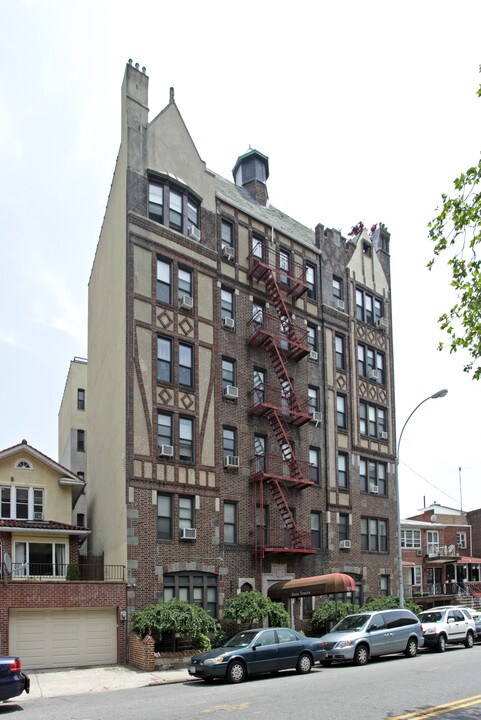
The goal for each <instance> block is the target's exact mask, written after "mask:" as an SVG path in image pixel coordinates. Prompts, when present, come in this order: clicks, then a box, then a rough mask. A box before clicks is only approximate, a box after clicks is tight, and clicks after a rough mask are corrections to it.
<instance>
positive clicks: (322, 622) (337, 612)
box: [311, 600, 359, 633]
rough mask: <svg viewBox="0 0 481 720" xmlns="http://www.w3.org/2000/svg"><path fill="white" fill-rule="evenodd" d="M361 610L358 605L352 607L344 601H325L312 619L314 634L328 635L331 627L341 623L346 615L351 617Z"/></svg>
mask: <svg viewBox="0 0 481 720" xmlns="http://www.w3.org/2000/svg"><path fill="white" fill-rule="evenodd" d="M358 610H359V608H358V606H357V605H352V603H350V602H345V601H344V600H338V601H334V600H323V601H322V603H321V604H320V605H319V607H318V608H317V610H315V611H314V613H313V614H312V618H311V624H312V629H313V630H314V632H318V633H327V632H329V628H330V625H332V624H333V623H337V622H339V620H342V618H344V617H346V615H351V614H352V613H355V612H357V611H358Z"/></svg>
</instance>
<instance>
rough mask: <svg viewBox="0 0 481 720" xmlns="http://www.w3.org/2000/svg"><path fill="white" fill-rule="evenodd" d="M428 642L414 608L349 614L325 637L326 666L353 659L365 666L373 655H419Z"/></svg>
mask: <svg viewBox="0 0 481 720" xmlns="http://www.w3.org/2000/svg"><path fill="white" fill-rule="evenodd" d="M423 644H424V638H423V631H422V625H421V623H420V621H419V619H418V618H417V617H416V615H414V613H412V612H411V611H410V610H404V609H398V610H374V611H372V612H360V613H357V614H356V615H347V616H346V617H345V618H343V619H342V620H341V621H340V622H338V623H337V625H335V626H334V627H333V629H332V630H331V632H330V633H328V634H327V635H323V636H322V637H321V647H323V648H324V650H325V651H326V652H327V656H326V657H325V659H324V660H322V661H321V662H322V665H324V666H328V665H331V663H333V662H334V661H336V662H346V661H350V662H353V663H354V665H365V664H366V663H367V661H368V660H369V658H371V657H379V656H380V655H391V654H392V653H404V655H405V656H406V657H415V656H416V654H417V651H418V648H420V647H422V646H423Z"/></svg>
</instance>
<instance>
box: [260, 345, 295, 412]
mask: <svg viewBox="0 0 481 720" xmlns="http://www.w3.org/2000/svg"><path fill="white" fill-rule="evenodd" d="M264 347H265V349H266V352H267V354H268V355H269V359H270V361H271V364H272V367H273V368H274V372H275V373H276V375H277V378H278V380H279V383H280V386H281V391H282V398H283V399H284V400H285V401H287V403H288V407H289V409H290V410H294V411H296V412H302V410H301V408H300V407H299V402H298V400H297V397H296V394H295V392H294V388H293V387H292V383H291V380H290V377H289V374H288V372H287V370H286V366H285V365H284V360H283V357H282V352H281V350H280V349H279V347H278V345H277V344H276V343H275V342H274V340H273V339H272V338H268V339H267V340H266V342H265V344H264Z"/></svg>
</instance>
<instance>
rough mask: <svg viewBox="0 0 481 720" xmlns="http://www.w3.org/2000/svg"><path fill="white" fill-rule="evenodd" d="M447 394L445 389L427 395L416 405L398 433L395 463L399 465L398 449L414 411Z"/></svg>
mask: <svg viewBox="0 0 481 720" xmlns="http://www.w3.org/2000/svg"><path fill="white" fill-rule="evenodd" d="M447 394H448V391H447V390H446V389H444V390H438V391H437V392H435V393H434V395H429V397H427V398H424V400H421V402H420V403H419V404H418V405H416V407H415V408H414V410H413V411H412V412H411V413H410V415H409V416H408V419H407V420H406V422H405V423H404V425H403V426H402V429H401V432H400V433H399V440H398V441H397V451H396V462H397V463H399V447H400V445H401V438H402V436H403V432H404V430H405V428H406V425H407V424H408V422H409V421H410V419H411V418H412V416H413V415H414V413H415V412H416V410H419V408H420V407H421V405H424V403H425V402H427V401H428V400H436V398H440V397H446V395H447Z"/></svg>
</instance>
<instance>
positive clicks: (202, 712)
mask: <svg viewBox="0 0 481 720" xmlns="http://www.w3.org/2000/svg"><path fill="white" fill-rule="evenodd" d="M480 670H481V645H477V646H475V647H474V648H472V649H470V650H467V649H465V648H463V647H459V648H450V649H448V650H447V652H446V653H444V654H437V653H431V652H421V653H420V654H419V655H418V656H417V657H416V658H413V659H407V658H404V657H403V656H396V657H394V656H393V657H388V658H382V659H380V660H374V661H371V662H370V663H369V664H368V665H367V666H365V667H353V666H351V665H344V666H336V665H333V666H332V667H330V668H320V667H319V666H316V668H315V669H314V670H313V671H312V672H311V673H310V674H309V675H303V676H299V675H297V674H296V673H295V672H283V673H279V674H278V675H275V676H264V677H258V678H253V679H252V680H249V681H247V682H245V683H242V684H241V685H228V684H225V683H220V682H216V683H214V684H212V685H207V684H205V683H203V682H202V681H195V682H187V683H182V684H177V685H166V686H162V687H158V686H157V687H148V688H139V689H134V690H119V691H114V692H108V693H105V694H104V693H95V694H87V695H74V696H68V697H60V698H51V699H45V700H35V701H33V702H29V701H28V700H27V701H25V702H24V701H19V702H18V703H15V702H9V703H6V704H4V705H0V720H3V719H4V718H5V719H7V718H8V719H9V720H10V719H13V718H15V717H18V718H21V720H187V719H189V720H190V719H191V718H194V719H197V718H206V719H210V718H212V719H213V720H216V719H217V718H219V719H221V718H222V720H225V718H232V719H234V720H237V719H239V720H244V718H245V720H250V719H251V718H259V719H260V720H280V718H289V720H290V719H291V718H292V719H294V718H295V719H296V720H297V718H302V719H304V718H305V719H306V720H348V719H349V720H351V718H352V719H353V720H387V719H388V718H389V719H391V720H394V719H396V720H401V718H402V719H403V720H421V718H422V719H423V720H424V719H425V718H431V717H437V718H441V719H443V718H444V720H479V718H481V682H480V675H481V673H480Z"/></svg>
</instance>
